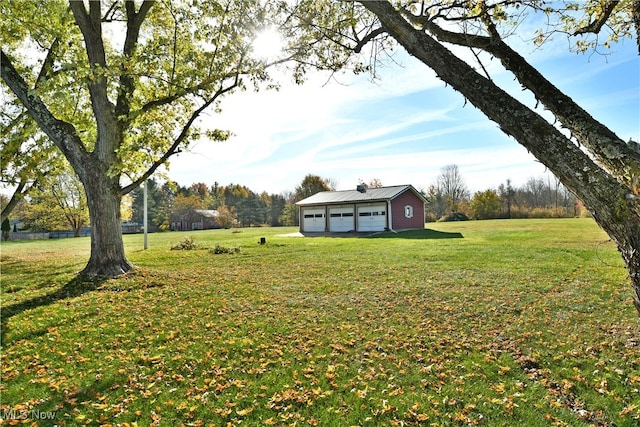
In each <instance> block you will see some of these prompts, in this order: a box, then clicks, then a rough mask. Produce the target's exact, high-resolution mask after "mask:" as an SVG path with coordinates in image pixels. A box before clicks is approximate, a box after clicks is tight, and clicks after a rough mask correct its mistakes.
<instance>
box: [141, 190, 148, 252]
mask: <svg viewBox="0 0 640 427" xmlns="http://www.w3.org/2000/svg"><path fill="white" fill-rule="evenodd" d="M148 186H149V180H145V181H144V191H143V194H144V198H143V199H144V209H143V211H144V213H143V215H142V223H143V224H142V225H143V227H144V249H145V250H146V249H147V222H148V221H147V187H148Z"/></svg>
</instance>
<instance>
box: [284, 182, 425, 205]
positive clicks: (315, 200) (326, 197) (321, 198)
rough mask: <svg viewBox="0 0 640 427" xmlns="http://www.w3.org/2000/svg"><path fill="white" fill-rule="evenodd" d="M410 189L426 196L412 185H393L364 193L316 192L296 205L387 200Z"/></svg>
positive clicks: (345, 191) (422, 197) (351, 191)
mask: <svg viewBox="0 0 640 427" xmlns="http://www.w3.org/2000/svg"><path fill="white" fill-rule="evenodd" d="M408 189H411V190H412V191H413V192H414V193H415V194H417V195H418V197H420V198H421V199H423V200H424V196H423V195H422V194H420V192H419V191H417V190H416V189H415V188H413V186H411V185H395V186H391V187H380V188H367V191H366V192H364V193H362V192H360V191H358V190H342V191H322V192H320V193H316V194H314V195H313V196H310V197H307V198H306V199H303V200H300V201H299V202H298V203H296V205H298V206H309V205H327V204H339V203H352V202H375V201H387V200H391V199H394V198H395V197H397V196H399V195H400V194H402V193H404V192H405V191H407V190H408Z"/></svg>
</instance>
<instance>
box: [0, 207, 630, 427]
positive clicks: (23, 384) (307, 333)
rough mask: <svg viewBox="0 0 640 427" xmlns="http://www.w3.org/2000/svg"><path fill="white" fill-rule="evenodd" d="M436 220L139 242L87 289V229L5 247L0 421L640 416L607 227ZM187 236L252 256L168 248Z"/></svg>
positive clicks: (593, 421)
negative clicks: (125, 266) (366, 232)
mask: <svg viewBox="0 0 640 427" xmlns="http://www.w3.org/2000/svg"><path fill="white" fill-rule="evenodd" d="M428 227H429V229H427V230H423V231H413V232H407V233H401V234H398V235H378V236H374V237H368V238H340V237H314V238H309V237H306V238H301V237H286V236H282V235H283V234H286V233H291V232H294V231H296V229H294V228H260V229H242V230H210V231H198V232H190V233H161V234H152V235H149V249H148V250H146V251H143V250H142V236H141V235H129V236H125V245H126V247H127V249H128V257H129V259H130V260H131V261H132V262H133V263H134V264H136V265H137V266H138V267H139V268H138V270H137V271H136V272H134V273H132V274H129V275H127V276H126V277H121V278H118V279H114V280H106V281H99V282H94V283H80V282H78V281H77V280H76V279H75V278H74V273H75V272H77V271H79V270H80V269H82V267H83V266H84V264H85V263H86V261H87V260H88V251H89V240H88V238H78V239H66V240H56V241H32V242H3V243H2V246H1V257H2V258H1V259H2V264H1V268H2V270H1V273H2V276H1V286H2V296H1V302H2V348H1V350H2V366H1V369H2V372H1V374H2V382H1V384H0V399H1V401H0V416H1V417H3V418H5V420H4V423H5V424H6V425H11V424H13V423H18V422H22V421H25V422H27V424H31V423H35V424H36V425H54V424H57V425H113V426H115V425H122V426H127V425H128V426H134V425H138V426H149V425H161V426H164V425H167V426H171V425H179V424H181V423H183V424H184V425H187V426H199V425H216V426H223V425H240V424H244V425H299V426H304V425H318V426H350V425H363V426H366V425H371V426H375V425H438V426H440V425H476V424H477V425H486V426H496V425H497V426H515V425H527V426H543V425H570V426H588V425H602V426H613V425H615V426H619V427H620V426H637V425H639V424H640V327H639V323H638V317H637V313H636V312H635V309H634V308H633V304H632V302H631V290H630V284H629V282H628V279H627V275H626V270H625V269H624V267H623V263H622V260H621V258H620V256H619V254H618V253H617V251H616V249H615V247H614V246H613V244H612V243H611V242H608V238H607V236H606V235H605V233H604V232H602V231H601V230H600V229H599V228H598V227H597V226H596V225H595V223H594V222H593V221H592V220H589V219H556V220H508V221H505V220H501V221H473V222H465V223H437V224H428ZM188 236H191V237H193V238H194V239H195V243H197V244H200V245H201V246H203V247H204V246H206V247H208V248H214V247H216V245H219V247H222V248H234V247H238V246H239V247H240V252H239V253H233V254H215V253H213V251H211V250H210V249H206V248H200V249H196V250H189V251H184V250H183V251H177V250H170V248H171V246H173V245H176V244H178V243H180V242H181V241H182V240H183V239H184V238H185V237H188ZM260 237H266V242H267V243H266V244H265V245H259V244H258V241H259V240H260ZM7 418H23V419H19V420H16V419H7ZM52 418H53V419H52ZM2 423H3V421H0V424H2Z"/></svg>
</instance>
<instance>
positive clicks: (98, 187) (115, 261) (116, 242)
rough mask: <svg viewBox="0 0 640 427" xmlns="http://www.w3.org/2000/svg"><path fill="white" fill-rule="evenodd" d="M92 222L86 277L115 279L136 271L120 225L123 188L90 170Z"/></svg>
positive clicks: (87, 182) (88, 187)
mask: <svg viewBox="0 0 640 427" xmlns="http://www.w3.org/2000/svg"><path fill="white" fill-rule="evenodd" d="M82 178H83V183H84V186H85V189H86V192H87V203H88V205H89V217H90V219H91V257H90V258H89V262H88V263H87V266H86V267H85V268H84V270H83V271H82V272H81V274H82V275H86V276H97V277H115V276H118V275H120V274H123V273H126V272H127V271H130V270H131V269H133V266H132V265H131V263H129V261H128V260H127V257H126V256H125V252H124V243H123V241H122V225H121V223H120V202H121V196H120V193H119V190H120V188H119V186H117V185H116V183H114V182H111V181H112V179H109V178H107V177H106V176H105V174H104V173H103V172H101V171H99V170H96V169H90V170H87V171H85V174H83V177H82Z"/></svg>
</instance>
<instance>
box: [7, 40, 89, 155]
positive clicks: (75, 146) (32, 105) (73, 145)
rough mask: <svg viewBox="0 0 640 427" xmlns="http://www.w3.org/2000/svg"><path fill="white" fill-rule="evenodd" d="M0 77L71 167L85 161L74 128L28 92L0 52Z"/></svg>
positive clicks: (81, 146)
mask: <svg viewBox="0 0 640 427" xmlns="http://www.w3.org/2000/svg"><path fill="white" fill-rule="evenodd" d="M0 75H1V76H2V79H3V80H4V81H5V83H6V84H7V86H9V88H10V89H11V90H12V91H13V93H14V94H15V95H16V97H17V98H18V99H19V100H20V102H22V104H23V105H24V106H25V107H26V109H27V110H28V111H29V114H30V115H31V117H33V119H34V120H35V121H36V122H37V123H38V125H39V126H40V128H41V129H42V130H43V131H44V132H45V133H46V134H47V135H48V136H49V138H51V140H52V141H53V143H54V144H55V145H56V146H57V147H58V148H59V149H60V150H61V151H62V153H63V154H64V155H65V157H66V158H67V160H69V162H70V163H71V164H72V165H74V166H75V165H78V164H81V163H84V162H85V161H86V156H87V151H86V149H85V147H84V145H83V144H82V141H81V140H80V138H79V137H78V135H77V133H76V129H75V127H74V126H73V125H72V124H70V123H67V122H64V121H62V120H58V119H56V118H55V117H54V116H53V114H51V112H50V111H49V109H48V108H47V106H46V105H45V104H44V102H42V100H41V99H40V97H39V96H38V95H37V94H36V93H35V91H33V90H30V89H29V87H28V86H27V83H26V82H25V81H24V79H23V78H22V76H21V75H20V74H19V73H18V72H17V71H16V69H15V68H14V67H13V64H12V63H11V60H10V59H9V57H8V56H7V55H6V54H5V53H4V51H2V50H0Z"/></svg>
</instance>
